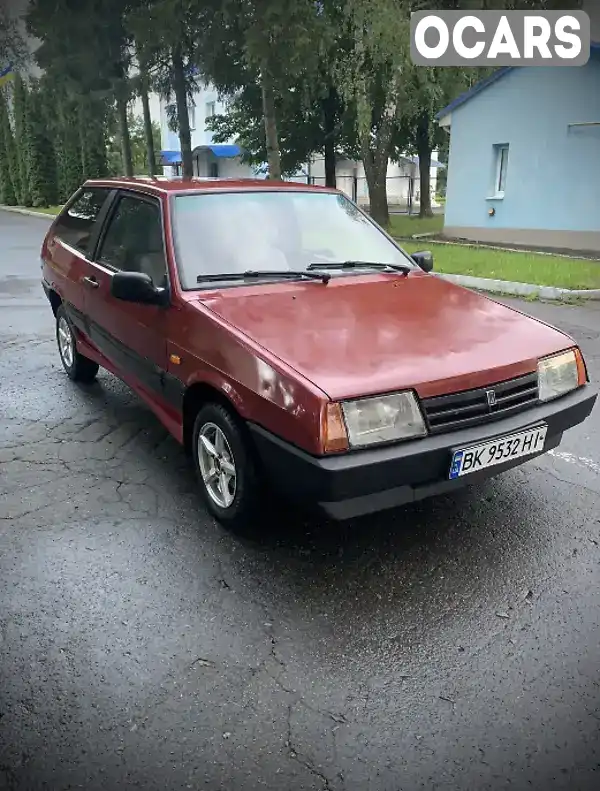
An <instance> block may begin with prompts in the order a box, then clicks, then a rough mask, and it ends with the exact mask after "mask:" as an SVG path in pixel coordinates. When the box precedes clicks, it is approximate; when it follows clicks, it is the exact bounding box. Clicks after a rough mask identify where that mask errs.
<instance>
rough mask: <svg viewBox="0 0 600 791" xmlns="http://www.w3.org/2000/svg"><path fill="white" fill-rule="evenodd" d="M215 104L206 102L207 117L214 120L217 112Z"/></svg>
mask: <svg viewBox="0 0 600 791" xmlns="http://www.w3.org/2000/svg"><path fill="white" fill-rule="evenodd" d="M215 104H216V103H215V102H206V117H207V118H212V117H213V115H214V114H215V111H216V106H215Z"/></svg>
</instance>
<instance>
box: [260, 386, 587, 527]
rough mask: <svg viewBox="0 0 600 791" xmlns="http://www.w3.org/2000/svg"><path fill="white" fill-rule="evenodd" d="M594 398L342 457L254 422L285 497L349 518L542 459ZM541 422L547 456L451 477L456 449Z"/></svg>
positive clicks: (571, 398) (578, 396)
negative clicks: (316, 452) (313, 450)
mask: <svg viewBox="0 0 600 791" xmlns="http://www.w3.org/2000/svg"><path fill="white" fill-rule="evenodd" d="M596 397H597V393H596V391H595V390H594V389H593V388H592V387H591V386H590V385H589V384H588V385H585V386H584V387H582V388H580V389H579V390H577V391H575V392H573V393H570V394H569V395H566V396H563V397H562V398H560V399H557V400H556V401H551V402H549V403H547V404H540V405H539V406H536V407H533V408H532V409H530V410H528V411H527V412H522V413H521V414H519V415H515V416H514V417H507V418H505V419H503V420H499V421H497V422H494V423H491V424H488V425H482V426H476V427H472V428H468V429H462V430H460V431H452V432H448V433H447V434H440V435H437V436H429V437H426V438H425V439H419V440H411V441H409V442H403V443H400V444H398V445H389V446H387V447H381V448H373V449H369V450H360V451H352V452H350V453H345V454H343V455H339V456H326V457H323V456H319V457H315V456H311V455H310V454H308V453H306V452H305V451H303V450H300V449H299V448H297V447H295V446H293V445H290V444H289V443H287V442H284V441H283V440H281V439H279V438H278V437H276V436H275V435H273V434H271V433H269V432H268V431H265V429H263V428H262V427H260V426H258V425H256V424H253V423H251V424H250V425H249V427H250V429H251V432H252V435H253V437H254V441H255V445H256V448H257V451H258V454H259V457H260V459H261V461H262V464H263V467H264V469H265V472H266V474H267V476H268V477H269V478H270V480H271V482H272V483H273V484H274V485H275V486H276V487H277V489H278V490H279V491H280V492H281V493H282V494H284V495H285V496H286V497H289V498H293V499H296V500H299V501H302V502H304V503H306V504H307V505H308V504H312V505H317V506H318V507H319V509H320V510H322V511H324V512H325V513H326V514H327V515H328V516H330V517H332V518H334V519H341V520H343V519H350V518H353V517H356V516H362V515H364V514H368V513H374V512H376V511H382V510H385V509H387V508H394V507H396V506H399V505H404V504H405V503H410V502H415V501H416V500H422V499H424V498H426V497H431V496H432V495H436V494H444V493H446V492H450V491H452V490H453V489H456V488H459V487H461V486H464V485H467V484H472V483H476V482H477V481H479V480H481V479H483V478H490V477H492V476H494V475H498V474H499V473H501V472H504V471H505V470H508V469H510V468H511V467H516V466H517V465H519V464H522V463H523V462H526V461H529V460H531V459H533V458H535V457H536V456H540V455H542V454H543V453H546V452H547V451H549V450H552V449H553V448H555V447H557V445H559V443H560V441H561V439H562V435H563V432H564V431H566V430H567V429H569V428H572V427H573V426H576V425H578V424H579V423H582V422H583V421H584V420H585V419H586V418H587V417H588V415H589V414H590V413H591V411H592V409H593V407H594V403H595V401H596ZM539 423H545V424H546V425H547V426H548V431H547V435H546V443H545V446H544V450H543V451H542V452H541V453H537V454H535V455H531V456H525V457H522V458H518V459H514V460H509V461H507V462H505V463H503V464H498V465H497V466H495V467H489V468H487V469H484V470H481V471H478V472H475V473H473V474H472V475H465V476H463V477H461V478H457V479H454V480H449V479H448V473H449V469H450V460H451V456H452V451H453V450H455V449H456V448H460V447H463V446H467V445H472V444H476V443H479V442H485V441H486V440H491V439H494V438H496V437H501V436H502V435H505V434H512V433H515V432H518V431H521V430H523V429H527V428H530V427H534V426H536V425H537V424H539Z"/></svg>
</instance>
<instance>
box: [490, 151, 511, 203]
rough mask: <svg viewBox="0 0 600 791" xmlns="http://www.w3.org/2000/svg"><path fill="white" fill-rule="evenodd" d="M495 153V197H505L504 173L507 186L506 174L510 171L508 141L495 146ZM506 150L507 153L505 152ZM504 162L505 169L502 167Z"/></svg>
mask: <svg viewBox="0 0 600 791" xmlns="http://www.w3.org/2000/svg"><path fill="white" fill-rule="evenodd" d="M494 149H495V153H496V168H495V173H494V195H493V197H494V198H503V197H504V189H503V186H502V174H503V173H504V187H506V175H507V171H508V152H509V145H508V143H502V145H497V146H494ZM505 152H506V153H505ZM503 154H505V156H503ZM503 162H504V170H503V168H502V163H503Z"/></svg>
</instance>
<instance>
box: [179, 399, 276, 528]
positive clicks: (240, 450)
mask: <svg viewBox="0 0 600 791" xmlns="http://www.w3.org/2000/svg"><path fill="white" fill-rule="evenodd" d="M192 451H193V455H194V464H195V467H196V473H197V475H198V481H199V483H200V490H201V492H202V496H203V499H204V502H205V504H206V507H207V509H208V511H209V512H210V513H211V514H212V516H214V517H215V519H217V520H218V521H219V522H221V523H222V524H223V525H224V526H226V527H228V528H230V529H232V530H234V531H237V532H239V531H245V530H247V529H249V528H251V527H252V526H253V522H254V518H255V517H256V515H257V512H258V503H259V500H260V494H259V476H258V472H257V469H256V464H255V461H254V455H253V452H252V447H251V445H250V442H249V440H248V439H247V437H246V436H245V432H244V430H243V427H242V426H240V425H239V423H238V421H237V419H236V418H235V417H234V416H233V415H232V414H231V412H230V411H229V410H227V409H226V408H225V407H223V406H221V405H220V404H207V405H206V406H203V407H202V408H201V409H200V411H199V412H198V415H197V416H196V420H195V423H194V431H193V440H192Z"/></svg>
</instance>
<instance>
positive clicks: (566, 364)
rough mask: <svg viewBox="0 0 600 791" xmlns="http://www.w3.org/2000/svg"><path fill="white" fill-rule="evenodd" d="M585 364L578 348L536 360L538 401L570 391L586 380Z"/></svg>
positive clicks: (547, 399) (550, 398)
mask: <svg viewBox="0 0 600 791" xmlns="http://www.w3.org/2000/svg"><path fill="white" fill-rule="evenodd" d="M586 378H587V377H586V373H585V365H584V363H583V358H582V357H581V352H579V349H570V350H569V351H568V352H561V354H554V355H552V357H544V359H543V360H540V361H539V362H538V381H539V399H540V401H551V400H552V399H553V398H558V397H559V396H562V395H565V393H570V392H571V391H572V390H576V389H577V388H578V387H579V386H580V385H582V384H585V382H586Z"/></svg>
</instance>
